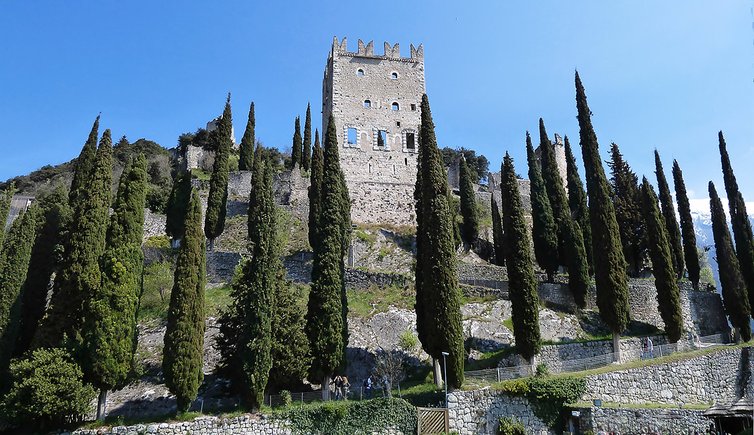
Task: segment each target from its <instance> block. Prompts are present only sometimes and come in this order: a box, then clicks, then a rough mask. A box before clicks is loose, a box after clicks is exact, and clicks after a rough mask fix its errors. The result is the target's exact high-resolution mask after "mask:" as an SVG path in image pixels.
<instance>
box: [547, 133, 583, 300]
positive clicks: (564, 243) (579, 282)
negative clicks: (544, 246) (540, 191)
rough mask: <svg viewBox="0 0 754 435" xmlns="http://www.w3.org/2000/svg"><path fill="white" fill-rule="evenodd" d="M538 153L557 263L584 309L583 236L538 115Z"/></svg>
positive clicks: (553, 152)
mask: <svg viewBox="0 0 754 435" xmlns="http://www.w3.org/2000/svg"><path fill="white" fill-rule="evenodd" d="M539 152H540V156H541V160H542V179H543V180H544V185H545V190H546V191H547V197H548V199H549V200H550V206H551V207H552V214H553V217H554V219H555V226H556V228H557V234H558V246H559V249H558V251H559V257H560V263H561V264H562V265H563V266H565V267H567V268H568V288H569V289H570V290H571V292H572V293H573V297H574V300H575V301H576V305H578V306H579V307H580V308H586V292H587V290H588V288H589V264H588V263H587V259H586V249H585V248H584V235H583V234H582V232H581V228H579V225H578V223H577V222H574V220H573V218H572V217H571V212H570V208H569V206H568V196H567V194H566V191H565V188H564V187H563V180H562V178H561V177H560V170H559V169H558V164H557V162H556V161H555V149H554V148H553V146H552V143H551V142H550V139H549V138H548V137H547V131H546V130H545V123H544V121H543V120H542V118H539Z"/></svg>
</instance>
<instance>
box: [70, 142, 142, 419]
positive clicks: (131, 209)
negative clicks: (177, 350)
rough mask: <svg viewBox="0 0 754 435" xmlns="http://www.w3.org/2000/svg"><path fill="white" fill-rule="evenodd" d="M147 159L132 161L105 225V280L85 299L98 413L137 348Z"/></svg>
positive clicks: (88, 364)
mask: <svg viewBox="0 0 754 435" xmlns="http://www.w3.org/2000/svg"><path fill="white" fill-rule="evenodd" d="M146 195H147V161H146V159H145V158H144V155H142V154H140V155H138V156H137V157H136V158H134V159H133V161H132V162H128V163H127V165H126V167H125V169H124V170H123V173H122V175H121V178H120V184H119V186H118V195H117V197H116V199H115V204H114V206H113V214H112V216H110V226H109V227H108V229H107V238H106V245H105V246H106V247H105V252H104V254H103V255H102V259H101V261H100V268H101V271H102V281H101V284H100V286H99V288H98V289H97V290H96V293H95V294H94V295H93V297H92V298H91V299H90V300H88V301H87V303H85V319H86V324H87V327H86V329H85V330H84V332H83V335H84V338H85V343H84V345H85V350H86V351H85V352H84V353H83V356H84V359H83V360H84V364H83V367H82V368H83V369H84V374H85V375H86V377H87V378H88V379H89V380H90V381H91V382H92V383H93V384H94V386H95V387H97V388H98V389H99V390H100V395H99V401H98V406H97V418H98V419H99V420H103V419H104V418H105V414H104V413H105V407H106V403H107V402H106V401H107V392H108V391H109V390H112V389H115V388H119V387H122V386H123V385H124V384H125V382H126V380H127V379H128V374H129V373H130V372H131V368H132V361H133V355H134V351H135V350H136V334H137V331H136V311H137V308H138V305H139V297H140V296H141V289H142V287H141V282H142V269H143V267H144V254H143V252H142V250H141V241H142V237H143V232H144V205H145V203H146Z"/></svg>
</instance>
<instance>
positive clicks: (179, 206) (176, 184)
mask: <svg viewBox="0 0 754 435" xmlns="http://www.w3.org/2000/svg"><path fill="white" fill-rule="evenodd" d="M190 198H191V170H188V171H179V172H178V173H176V175H175V179H174V180H173V187H172V189H170V197H169V198H168V206H167V213H166V218H165V234H167V235H168V236H170V238H171V239H173V240H174V241H178V240H181V239H182V238H183V231H184V230H185V228H184V226H183V225H184V224H185V222H186V207H188V202H189V199H190Z"/></svg>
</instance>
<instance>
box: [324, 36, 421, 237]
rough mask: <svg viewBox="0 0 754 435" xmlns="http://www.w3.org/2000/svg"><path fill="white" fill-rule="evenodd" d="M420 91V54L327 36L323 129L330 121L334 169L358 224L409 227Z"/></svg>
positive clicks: (413, 219)
mask: <svg viewBox="0 0 754 435" xmlns="http://www.w3.org/2000/svg"><path fill="white" fill-rule="evenodd" d="M424 93H425V87H424V49H423V47H422V46H421V45H419V47H418V48H415V47H414V46H413V45H411V55H410V57H401V55H400V48H399V46H398V44H395V45H393V46H392V47H391V46H390V44H388V43H387V42H386V43H385V44H384V54H383V55H377V54H375V53H374V44H373V42H369V43H368V44H366V45H365V44H364V42H363V41H361V40H359V42H358V50H357V51H356V52H349V51H348V47H347V45H346V38H343V40H342V41H340V42H338V38H337V37H336V38H333V44H332V49H331V51H330V54H329V56H328V58H327V66H326V68H325V73H324V78H323V79H322V131H323V134H324V132H326V131H327V128H326V127H327V126H326V124H327V120H328V119H329V117H330V114H331V113H332V114H333V115H334V118H335V125H336V130H337V132H338V145H339V146H340V149H339V152H340V164H341V167H342V168H343V172H344V174H345V177H346V183H347V184H348V190H349V194H350V196H351V219H352V220H353V221H354V222H360V223H389V224H394V225H412V224H414V223H415V218H414V214H415V211H414V201H413V197H414V196H413V195H414V184H415V183H416V158H417V151H418V140H419V124H420V123H421V118H420V104H421V98H422V94H424Z"/></svg>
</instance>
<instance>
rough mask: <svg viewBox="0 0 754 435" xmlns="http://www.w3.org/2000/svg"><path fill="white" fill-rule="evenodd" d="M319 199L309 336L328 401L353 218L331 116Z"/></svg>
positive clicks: (314, 371)
mask: <svg viewBox="0 0 754 435" xmlns="http://www.w3.org/2000/svg"><path fill="white" fill-rule="evenodd" d="M320 195H321V196H320V213H319V217H318V218H317V221H318V222H319V228H318V229H317V232H316V242H315V244H314V264H313V267H312V285H311V291H310V292H309V302H308V304H307V313H306V334H307V337H308V338H309V345H310V347H311V353H312V357H313V358H312V365H311V368H310V370H309V375H310V379H312V380H314V379H322V380H323V381H322V391H323V396H324V398H325V399H327V398H328V394H327V393H328V388H327V386H328V385H329V383H330V375H331V374H332V373H333V372H334V371H335V370H336V369H338V368H339V367H340V366H341V365H342V363H343V360H344V356H345V350H346V344H347V342H346V336H345V334H344V330H345V331H347V323H346V321H347V319H346V317H345V314H347V301H346V300H344V293H345V284H344V274H345V265H344V262H343V255H344V254H345V248H346V246H347V240H346V237H347V236H348V233H347V232H346V225H348V226H349V227H350V219H348V220H346V210H347V211H348V213H349V215H350V209H349V208H348V200H347V198H348V192H347V190H346V185H345V180H344V177H343V172H342V171H341V169H340V159H339V156H338V137H337V133H336V130H335V120H334V118H333V117H332V115H331V116H330V119H329V120H328V125H327V135H326V136H325V147H324V163H323V171H322V184H321V190H320ZM344 303H346V306H344Z"/></svg>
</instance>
